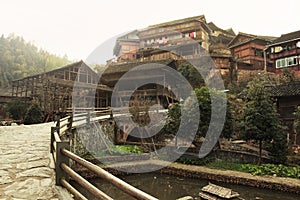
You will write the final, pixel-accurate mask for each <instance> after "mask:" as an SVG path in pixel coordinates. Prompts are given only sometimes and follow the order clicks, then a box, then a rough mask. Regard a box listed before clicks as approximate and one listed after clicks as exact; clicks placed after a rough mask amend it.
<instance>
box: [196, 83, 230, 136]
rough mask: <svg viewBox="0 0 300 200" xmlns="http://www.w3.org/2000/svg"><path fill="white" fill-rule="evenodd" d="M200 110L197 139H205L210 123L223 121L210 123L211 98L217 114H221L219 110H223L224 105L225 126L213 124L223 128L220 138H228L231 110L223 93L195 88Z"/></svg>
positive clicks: (204, 88)
mask: <svg viewBox="0 0 300 200" xmlns="http://www.w3.org/2000/svg"><path fill="white" fill-rule="evenodd" d="M195 93H196V96H197V99H198V103H199V110H200V123H199V128H198V134H197V135H198V137H205V135H206V133H207V131H208V127H209V126H210V124H211V123H219V122H222V121H223V120H217V121H215V122H213V121H211V114H212V113H211V112H212V108H211V107H212V103H211V102H212V98H214V102H215V103H214V106H215V107H214V108H215V109H216V111H217V112H218V111H219V112H220V113H221V112H222V111H221V110H220V109H224V105H223V103H226V116H225V124H215V125H216V126H223V130H222V133H221V137H224V138H230V137H231V135H232V132H233V117H232V113H231V112H232V108H231V105H230V104H229V101H227V97H226V94H225V93H224V92H223V91H218V90H216V89H210V90H209V89H208V88H207V87H201V88H197V89H196V90H195Z"/></svg>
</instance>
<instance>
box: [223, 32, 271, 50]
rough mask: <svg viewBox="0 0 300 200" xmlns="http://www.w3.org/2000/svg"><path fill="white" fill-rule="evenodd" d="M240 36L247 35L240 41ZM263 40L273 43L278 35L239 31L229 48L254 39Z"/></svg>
mask: <svg viewBox="0 0 300 200" xmlns="http://www.w3.org/2000/svg"><path fill="white" fill-rule="evenodd" d="M239 37H245V38H244V39H242V40H240V41H238V38H239ZM256 39H258V40H262V41H265V42H268V43H271V42H272V41H274V40H275V39H276V37H273V36H263V35H252V34H248V33H242V32H239V33H238V34H237V35H236V36H235V37H234V38H233V39H232V40H231V42H230V43H229V44H228V47H229V48H232V47H235V46H239V45H241V44H245V43H247V42H250V41H253V40H256Z"/></svg>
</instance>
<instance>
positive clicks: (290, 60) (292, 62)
mask: <svg viewBox="0 0 300 200" xmlns="http://www.w3.org/2000/svg"><path fill="white" fill-rule="evenodd" d="M287 64H288V66H292V65H296V64H297V57H296V56H294V57H289V58H287Z"/></svg>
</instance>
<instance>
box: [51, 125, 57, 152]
mask: <svg viewBox="0 0 300 200" xmlns="http://www.w3.org/2000/svg"><path fill="white" fill-rule="evenodd" d="M55 130H56V127H51V138H50V153H53V151H54V147H53V142H54V140H55V138H54V132H55Z"/></svg>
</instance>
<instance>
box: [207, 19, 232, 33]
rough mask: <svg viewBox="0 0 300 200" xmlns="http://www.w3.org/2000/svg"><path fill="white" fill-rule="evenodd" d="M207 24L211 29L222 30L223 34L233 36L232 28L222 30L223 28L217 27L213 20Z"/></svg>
mask: <svg viewBox="0 0 300 200" xmlns="http://www.w3.org/2000/svg"><path fill="white" fill-rule="evenodd" d="M207 25H208V27H209V28H210V29H211V30H213V31H220V32H223V33H225V34H230V35H232V36H235V33H234V32H233V30H232V28H230V29H228V30H223V29H221V28H219V27H217V26H216V25H215V24H214V23H213V22H209V23H208V24H207Z"/></svg>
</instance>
